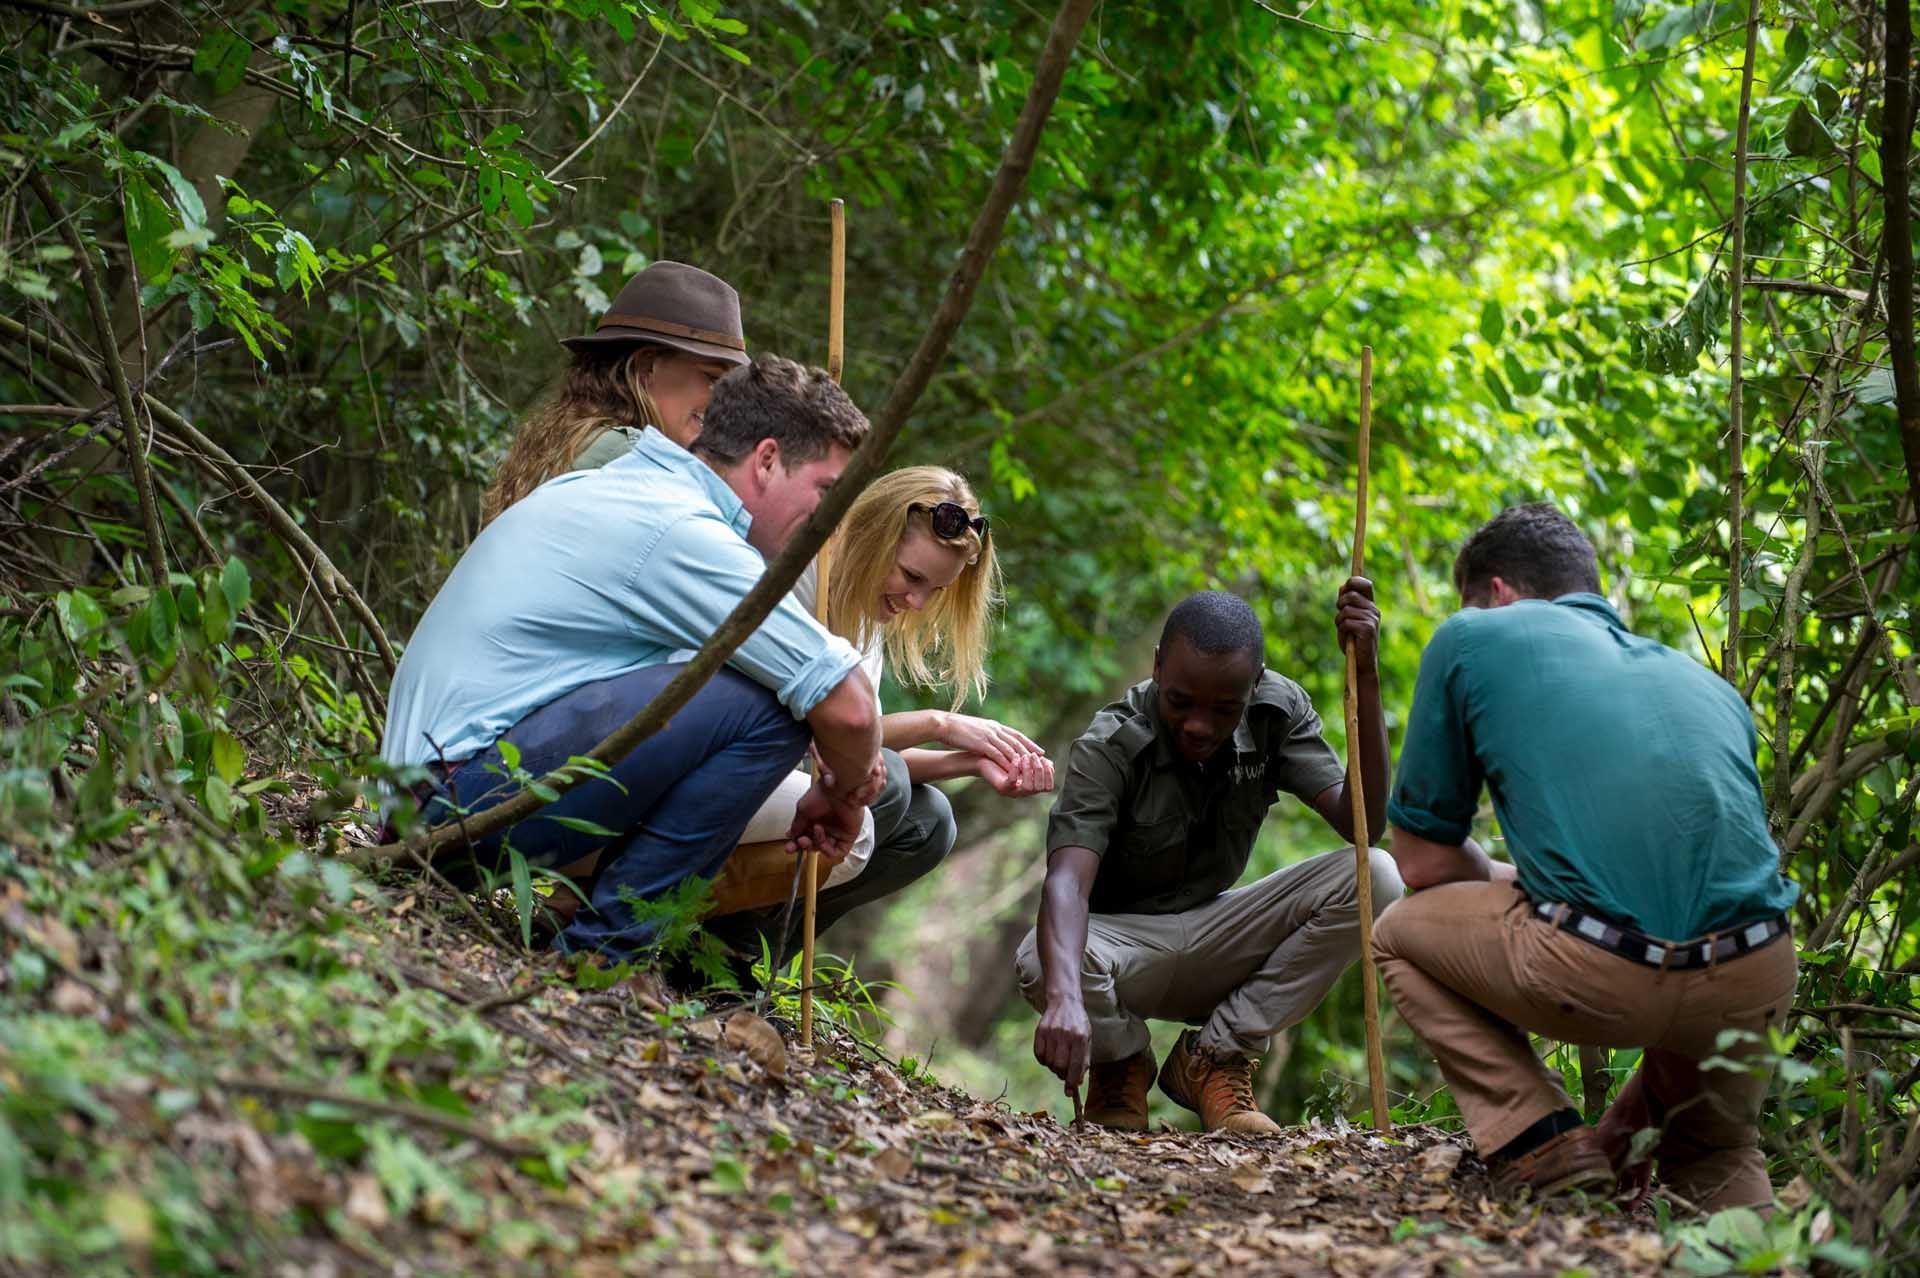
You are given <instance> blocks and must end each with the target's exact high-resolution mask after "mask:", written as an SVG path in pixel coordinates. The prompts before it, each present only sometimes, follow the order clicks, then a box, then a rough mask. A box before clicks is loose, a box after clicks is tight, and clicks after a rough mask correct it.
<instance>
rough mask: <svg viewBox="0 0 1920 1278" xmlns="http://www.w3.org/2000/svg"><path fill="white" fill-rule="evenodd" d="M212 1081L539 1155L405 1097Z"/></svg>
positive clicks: (514, 1153)
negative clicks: (361, 1094) (416, 1103)
mask: <svg viewBox="0 0 1920 1278" xmlns="http://www.w3.org/2000/svg"><path fill="white" fill-rule="evenodd" d="M213 1081H214V1082H215V1084H217V1085H218V1086H219V1087H221V1088H223V1089H224V1090H226V1091H230V1092H252V1093H253V1094H254V1095H256V1096H273V1097H277V1098H279V1099H281V1100H293V1101H306V1102H308V1103H309V1104H314V1105H338V1106H339V1107H340V1108H342V1109H357V1110H360V1111H361V1112H362V1113H367V1114H377V1115H379V1116H380V1117H382V1118H397V1119H401V1120H402V1121H404V1122H409V1123H413V1124H415V1125H417V1126H420V1127H431V1128H434V1129H435V1130H437V1131H442V1132H446V1133H447V1134H448V1135H452V1136H458V1137H460V1138H461V1139H462V1140H470V1141H473V1142H475V1143H476V1144H480V1145H485V1146H486V1147H487V1148H488V1149H491V1150H493V1151H494V1152H495V1153H497V1154H502V1155H504V1156H505V1157H508V1158H537V1157H539V1155H540V1149H539V1147H538V1146H537V1145H531V1144H528V1143H527V1142H526V1141H523V1140H513V1139H511V1138H509V1137H505V1136H496V1135H494V1134H493V1133H492V1132H491V1131H488V1130H487V1129H486V1128H484V1127H482V1126H480V1124H478V1123H474V1122H469V1121H468V1120H467V1119H464V1118H461V1117H460V1116H459V1115H457V1114H449V1113H447V1112H446V1111H445V1110H439V1109H430V1108H428V1107H427V1106H425V1105H409V1104H407V1103H406V1102H404V1101H390V1100H376V1099H374V1098H372V1097H369V1096H353V1095H350V1094H347V1093H344V1092H329V1091H325V1090H323V1089H321V1088H318V1087H302V1086H300V1085H299V1084H298V1083H282V1082H279V1081H277V1080H274V1079H270V1078H235V1077H233V1076H231V1075H226V1074H217V1075H215V1076H214V1080H213Z"/></svg>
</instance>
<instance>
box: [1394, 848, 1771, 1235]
mask: <svg viewBox="0 0 1920 1278" xmlns="http://www.w3.org/2000/svg"><path fill="white" fill-rule="evenodd" d="M1373 948H1374V953H1375V955H1376V956H1377V957H1378V959H1379V961H1380V973H1381V975H1382V976H1383V977H1385V978H1386V982H1387V989H1388V990H1389V991H1390V992H1391V993H1392V995H1393V1003H1394V1007H1395V1008H1397V1009H1398V1010H1399V1013H1400V1015H1401V1017H1402V1018H1403V1019H1404V1020H1405V1021H1406V1022H1407V1024H1409V1025H1411V1026H1412V1027H1413V1030H1414V1032H1415V1033H1417V1034H1418V1035H1419V1036H1420V1037H1421V1038H1422V1039H1423V1040H1425V1042H1426V1044H1427V1046H1428V1047H1429V1048H1430V1049H1431V1050H1432V1051H1433V1054H1434V1056H1435V1057H1437V1058H1438V1059H1439V1062H1440V1072H1441V1073H1442V1074H1443V1075H1444V1076H1445V1077H1446V1080H1447V1085H1448V1086H1449V1087H1450V1088H1451V1089H1452V1090H1453V1098H1454V1101H1455V1102H1456V1103H1457V1104H1458V1105H1459V1106H1460V1113H1461V1115H1462V1116H1463V1117H1464V1118H1465V1119H1466V1123H1467V1130H1468V1131H1469V1132H1471V1133H1472V1134H1473V1143H1474V1145H1475V1146H1476V1147H1478V1148H1479V1150H1480V1151H1481V1152H1482V1153H1483V1154H1485V1153H1490V1152H1492V1151H1494V1150H1497V1149H1499V1148H1500V1147H1501V1146H1502V1145H1504V1144H1506V1143H1507V1142H1508V1141H1510V1140H1512V1139H1513V1138H1514V1137H1515V1136H1518V1135H1519V1134H1520V1133H1521V1132H1522V1131H1524V1130H1526V1128H1527V1127H1529V1126H1531V1125H1532V1124H1533V1123H1535V1122H1537V1121H1539V1120H1540V1119H1542V1118H1544V1117H1546V1116H1547V1115H1548V1114H1550V1113H1552V1112H1554V1111H1555V1110H1558V1109H1562V1108H1565V1107H1566V1106H1567V1105H1568V1100H1567V1094H1566V1092H1565V1090H1564V1089H1562V1087H1561V1085H1560V1079H1559V1075H1558V1074H1557V1073H1555V1072H1554V1071H1553V1070H1550V1069H1548V1068H1547V1066H1546V1065H1545V1063H1544V1062H1542V1061H1541V1060H1540V1058H1539V1056H1538V1055H1536V1054H1535V1052H1534V1050H1533V1046H1532V1044H1531V1043H1530V1042H1529V1040H1528V1038H1527V1034H1528V1033H1529V1032H1532V1033H1535V1034H1542V1035H1545V1036H1547V1037H1550V1038H1555V1039H1559V1040H1560V1041H1561V1042H1564V1043H1579V1044H1583V1045H1586V1046H1591V1047H1639V1048H1643V1049H1645V1051H1644V1053H1643V1055H1642V1058H1641V1063H1640V1068H1639V1070H1638V1071H1637V1072H1636V1073H1635V1074H1634V1076H1633V1078H1632V1079H1631V1080H1630V1081H1629V1082H1628V1083H1627V1085H1626V1087H1625V1088H1624V1089H1623V1090H1622V1092H1621V1094H1620V1096H1619V1098H1618V1099H1617V1100H1616V1101H1615V1102H1614V1105H1613V1107H1612V1109H1611V1110H1610V1111H1609V1112H1608V1116H1607V1118H1606V1120H1604V1121H1603V1122H1602V1124H1601V1136H1602V1138H1603V1140H1606V1141H1607V1142H1608V1143H1609V1145H1610V1146H1611V1147H1612V1148H1611V1149H1610V1152H1617V1151H1618V1150H1620V1149H1623V1148H1624V1146H1625V1145H1626V1143H1627V1142H1628V1141H1629V1140H1630V1138H1631V1136H1632V1133H1633V1131H1634V1130H1637V1129H1638V1128H1641V1127H1648V1126H1650V1127H1655V1128H1658V1129H1660V1131H1661V1136H1660V1140H1659V1143H1658V1145H1657V1146H1656V1147H1655V1149H1654V1153H1653V1159H1654V1162H1655V1164H1656V1166H1657V1167H1658V1169H1659V1171H1660V1176H1661V1179H1662V1180H1663V1181H1664V1182H1665V1183H1666V1184H1668V1185H1670V1186H1671V1187H1672V1188H1673V1189H1674V1190H1675V1191H1676V1192H1677V1193H1679V1194H1681V1195H1683V1196H1684V1197H1686V1198H1687V1199H1688V1200H1689V1201H1691V1202H1693V1203H1695V1204H1697V1205H1699V1206H1701V1207H1706V1208H1710V1209H1718V1208H1721V1207H1734V1206H1761V1205H1765V1204H1768V1203H1771V1202H1772V1201H1773V1190H1772V1187H1771V1186H1770V1185H1769V1184H1768V1183H1767V1169H1766V1160H1765V1159H1764V1158H1763V1157H1762V1156H1761V1153H1760V1148H1759V1135H1758V1132H1757V1130H1756V1126H1755V1124H1756V1120H1757V1119H1758V1117H1759V1114H1760V1104H1761V1101H1762V1100H1763V1099H1764V1098H1765V1096H1766V1091H1767V1076H1768V1073H1769V1069H1768V1067H1767V1066H1766V1065H1765V1064H1764V1063H1759V1064H1748V1065H1746V1066H1745V1067H1738V1066H1737V1062H1740V1061H1741V1060H1742V1059H1743V1058H1745V1057H1749V1056H1752V1055H1755V1054H1756V1053H1759V1052H1762V1051H1764V1050H1766V1043H1765V1038H1766V1031H1767V1029H1768V1027H1770V1026H1776V1025H1780V1024H1781V1023H1782V1022H1783V1020H1784V1019H1785V1017H1786V1014H1787V1009H1788V1008H1789V1007H1790V1006H1791V1005H1792V1002H1793V985H1794V976H1795V969H1796V960H1795V957H1794V947H1793V938H1792V937H1791V936H1785V937H1781V938H1780V939H1779V940H1776V941H1774V942H1773V943H1772V944H1771V945H1768V946H1766V947H1764V948H1762V949H1759V950H1755V951H1753V952H1752V953H1750V954H1743V955H1740V956H1738V957H1736V958H1733V959H1729V960H1727V961H1726V962H1724V963H1718V964H1715V965H1714V966H1712V967H1704V968H1694V969H1692V970H1690V971H1684V972H1672V971H1661V970H1659V969H1657V968H1652V967H1647V966H1644V965H1643V964H1640V963H1635V962H1632V961H1631V960H1629V959H1625V958H1622V957H1621V956H1619V955H1618V954H1614V953H1612V952H1611V951H1609V950H1605V949H1602V948H1601V947H1599V946H1598V945H1595V944H1593V943H1592V942H1590V941H1587V940H1584V939H1582V938H1580V937H1578V936H1575V935H1573V934H1572V933H1570V932H1563V931H1561V930H1560V929H1559V928H1556V927H1554V926H1553V925H1552V924H1551V923H1549V922H1547V921H1546V920H1545V919H1542V918H1540V917H1538V916H1537V915H1535V914H1534V913H1533V909H1532V906H1531V904H1530V903H1529V902H1528V900H1527V898H1526V897H1525V896H1524V895H1523V894H1522V893H1521V892H1520V890H1519V888H1518V887H1517V886H1516V885H1515V884H1513V883H1510V882H1508V883H1449V884H1446V885H1444V886H1442V887H1436V888H1429V889H1427V890H1426V891H1424V892H1416V893H1415V894H1414V895H1412V896H1410V897H1408V898H1407V899H1406V900H1404V901H1400V902H1398V903H1396V904H1395V905H1394V906H1393V908H1392V909H1390V910H1388V911H1387V912H1386V914H1384V915H1383V916H1382V917H1381V919H1380V922H1379V923H1378V924H1377V925H1376V926H1375V928H1374V932H1373ZM1727 1030H1743V1031H1747V1032H1748V1033H1750V1034H1755V1035H1758V1036H1759V1039H1760V1041H1759V1042H1743V1043H1739V1044H1736V1045H1732V1046H1729V1047H1726V1048H1722V1047H1721V1046H1720V1045H1719V1039H1720V1036H1721V1035H1722V1033H1724V1032H1725V1031H1727ZM1710 1057H1712V1058H1719V1059H1718V1060H1716V1061H1715V1062H1714V1063H1711V1064H1708V1063H1706V1062H1707V1060H1708V1058H1710ZM1723 1062H1724V1063H1723ZM1730 1066H1732V1067H1730Z"/></svg>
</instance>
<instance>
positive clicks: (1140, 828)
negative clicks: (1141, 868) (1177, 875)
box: [1114, 816, 1187, 863]
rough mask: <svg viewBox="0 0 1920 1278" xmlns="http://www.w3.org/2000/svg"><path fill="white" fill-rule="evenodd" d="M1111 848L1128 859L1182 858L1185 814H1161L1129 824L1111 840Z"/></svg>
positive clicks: (1184, 840)
mask: <svg viewBox="0 0 1920 1278" xmlns="http://www.w3.org/2000/svg"><path fill="white" fill-rule="evenodd" d="M1114 851H1116V852H1118V853H1119V854H1120V856H1121V857H1122V858H1123V859H1124V860H1126V861H1127V862H1129V863H1141V862H1151V861H1158V860H1160V859H1162V858H1163V857H1171V858H1175V859H1179V860H1184V859H1185V857H1186V853H1187V820H1186V818H1185V817H1180V816H1170V817H1162V818H1161V819H1160V820H1158V821H1144V822H1137V823H1135V824H1133V825H1129V826H1128V827H1127V828H1126V829H1124V830H1122V831H1121V832H1120V837H1119V838H1118V839H1117V840H1115V843H1114Z"/></svg>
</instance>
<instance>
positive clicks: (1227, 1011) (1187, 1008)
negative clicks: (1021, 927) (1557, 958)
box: [1014, 848, 1404, 1064]
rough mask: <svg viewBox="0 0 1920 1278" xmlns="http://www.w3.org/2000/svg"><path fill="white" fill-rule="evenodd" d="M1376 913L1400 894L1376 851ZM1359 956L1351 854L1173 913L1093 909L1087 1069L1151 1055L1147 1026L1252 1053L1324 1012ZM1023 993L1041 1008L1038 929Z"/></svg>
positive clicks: (1317, 860) (1395, 875)
mask: <svg viewBox="0 0 1920 1278" xmlns="http://www.w3.org/2000/svg"><path fill="white" fill-rule="evenodd" d="M1372 866H1373V904H1374V912H1375V913H1376V914H1378V912H1379V911H1380V910H1382V909H1384V908H1386V906H1387V904H1388V903H1389V902H1391V901H1395V900H1398V899H1399V897H1400V894H1401V893H1402V891H1404V888H1402V886H1401V883H1400V874H1399V872H1398V871H1397V870H1396V869H1395V868H1394V864H1393V858H1392V857H1390V856H1388V855H1387V854H1386V853H1385V852H1382V851H1380V850H1379V849H1378V848H1375V849H1373V850H1372ZM1359 957H1360V909H1359V904H1358V898H1357V896H1356V894H1355V892H1354V881H1353V849H1352V848H1343V849H1341V850H1340V851H1338V852H1328V853H1325V854H1324V855H1321V856H1316V857H1313V858H1311V859H1310V860H1306V861H1302V862H1300V863H1299V864H1297V865H1290V866H1288V867H1287V868H1285V869H1284V870H1279V871H1276V872H1275V873H1273V874H1269V875H1268V876H1267V877H1266V878H1264V879H1260V880H1259V881H1257V882H1254V883H1249V884H1248V885H1247V886H1245V887H1240V888H1234V889H1233V890H1232V891H1230V892H1222V893H1221V894H1220V895H1219V896H1216V897H1215V898H1213V900H1211V901H1208V902H1206V903H1205V904H1204V905H1199V906H1195V907H1194V908H1193V909H1191V910H1187V911H1185V912H1183V913H1180V914H1095V915H1092V916H1091V917H1089V918H1088V920H1087V952H1086V956H1085V959H1084V960H1083V962H1082V964H1081V968H1080V995H1081V998H1082V999H1084V1000H1085V1002H1086V1008H1087V1019H1088V1020H1089V1021H1091V1022H1092V1025H1093V1043H1092V1060H1093V1063H1094V1064H1102V1063H1104V1062H1107V1061H1118V1060H1124V1059H1126V1058H1127V1057H1129V1056H1132V1055H1133V1054H1134V1053H1136V1052H1140V1051H1144V1050H1146V1047H1147V1043H1148V1032H1147V1021H1148V1020H1149V1019H1152V1020H1163V1021H1184V1022H1186V1023H1187V1024H1190V1025H1201V1024H1203V1023H1204V1028H1203V1029H1202V1030H1201V1034H1200V1041H1201V1044H1202V1045H1203V1046H1205V1047H1208V1048H1210V1049H1212V1050H1214V1051H1217V1052H1220V1053H1222V1054H1224V1055H1229V1056H1258V1055H1261V1054H1263V1053H1265V1051H1266V1050H1267V1045H1268V1042H1269V1040H1270V1039H1271V1038H1272V1036H1273V1035H1274V1034H1275V1033H1277V1032H1279V1031H1280V1030H1283V1029H1286V1028H1288V1027H1289V1026H1291V1025H1295V1024H1297V1023H1299V1022H1300V1021H1302V1020H1304V1019H1305V1018H1306V1015H1307V1013H1309V1012H1311V1011H1312V1010H1313V1009H1314V1008H1315V1007H1317V1006H1319V1003H1320V1000H1321V999H1322V998H1324V997H1326V993H1327V991H1328V990H1330V989H1332V988H1333V983H1334V982H1335V981H1337V980H1338V979H1340V973H1342V972H1344V971H1346V969H1347V967H1348V965H1349V964H1351V963H1353V962H1354V961H1355V960H1356V959H1358V958H1359ZM1014 968H1015V971H1016V972H1017V973H1018V975H1019V978H1020V992H1021V993H1022V994H1023V995H1025V996H1026V999H1027V1002H1029V1003H1031V1004H1032V1005H1033V1007H1034V1009H1035V1010H1036V1011H1045V1010H1046V1004H1047V992H1046V986H1045V983H1044V981H1043V979H1042V977H1041V972H1040V954H1039V941H1038V934H1037V932H1034V931H1030V932H1028V933H1027V938H1026V940H1024V941H1022V942H1021V943H1020V949H1019V952H1018V954H1017V955H1016V956H1015V958H1014Z"/></svg>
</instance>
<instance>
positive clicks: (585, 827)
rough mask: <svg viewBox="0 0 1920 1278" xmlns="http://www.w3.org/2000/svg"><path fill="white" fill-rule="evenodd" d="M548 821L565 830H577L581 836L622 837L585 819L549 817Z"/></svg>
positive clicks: (599, 837) (597, 837)
mask: <svg viewBox="0 0 1920 1278" xmlns="http://www.w3.org/2000/svg"><path fill="white" fill-rule="evenodd" d="M547 820H549V821H551V822H553V823H554V824H555V825H558V826H560V827H562V828H563V829H568V830H575V831H578V832H579V833H581V834H590V835H592V836H593V837H594V838H596V839H617V838H619V837H620V835H619V834H618V833H617V832H615V831H613V830H609V829H608V828H607V827H606V826H604V825H601V824H600V823H599V822H598V821H589V820H587V819H586V818H584V817H563V816H557V817H548V818H547Z"/></svg>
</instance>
